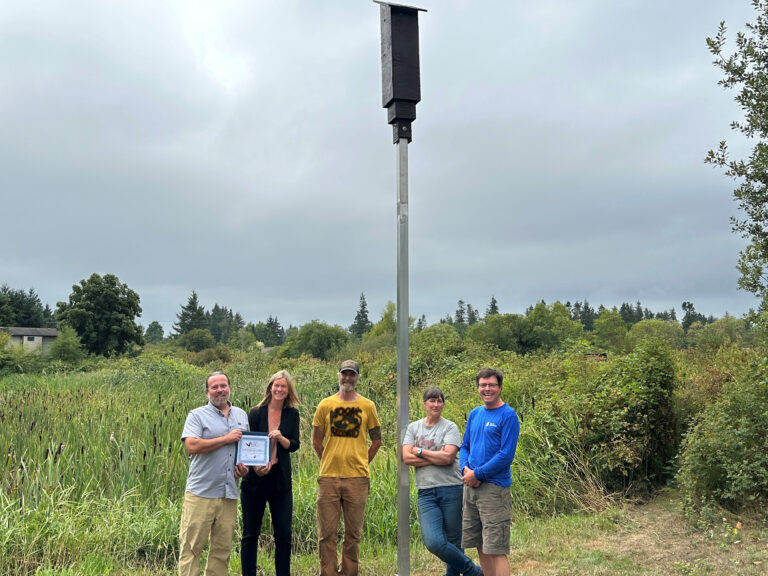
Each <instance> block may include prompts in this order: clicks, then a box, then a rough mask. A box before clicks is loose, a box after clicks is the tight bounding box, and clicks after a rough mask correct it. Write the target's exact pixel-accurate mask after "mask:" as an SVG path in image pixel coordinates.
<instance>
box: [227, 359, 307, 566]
mask: <svg viewBox="0 0 768 576" xmlns="http://www.w3.org/2000/svg"><path fill="white" fill-rule="evenodd" d="M298 404H299V397H298V395H297V394H296V385H295V384H294V382H293V378H291V375H290V374H289V373H288V372H287V371H286V370H280V372H277V373H276V374H273V375H272V377H271V378H270V379H269V384H268V385H267V391H266V393H265V394H264V399H263V400H262V401H261V402H260V403H259V404H258V405H257V406H256V407H255V408H253V409H252V410H251V412H250V413H249V414H248V424H249V425H250V429H251V432H268V433H269V438H270V440H271V441H270V446H271V451H272V454H271V457H270V460H269V463H268V464H267V465H266V466H251V467H250V470H249V471H248V474H247V475H246V476H245V478H243V483H242V486H241V489H240V505H241V506H242V509H243V538H242V540H241V543H240V549H241V551H240V562H241V565H242V571H243V576H256V562H257V557H258V547H259V534H261V522H262V520H263V518H264V509H265V507H266V505H267V503H269V512H270V514H271V516H272V527H273V530H274V535H275V573H276V576H290V573H291V522H292V519H293V491H292V488H291V454H290V453H291V452H295V451H296V450H298V449H299V411H298V410H297V409H296V406H298Z"/></svg>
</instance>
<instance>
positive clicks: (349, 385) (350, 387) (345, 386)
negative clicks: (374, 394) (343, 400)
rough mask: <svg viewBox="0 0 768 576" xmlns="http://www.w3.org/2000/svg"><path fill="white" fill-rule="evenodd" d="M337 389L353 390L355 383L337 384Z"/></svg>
mask: <svg viewBox="0 0 768 576" xmlns="http://www.w3.org/2000/svg"><path fill="white" fill-rule="evenodd" d="M339 390H341V391H342V392H354V391H355V385H354V384H339Z"/></svg>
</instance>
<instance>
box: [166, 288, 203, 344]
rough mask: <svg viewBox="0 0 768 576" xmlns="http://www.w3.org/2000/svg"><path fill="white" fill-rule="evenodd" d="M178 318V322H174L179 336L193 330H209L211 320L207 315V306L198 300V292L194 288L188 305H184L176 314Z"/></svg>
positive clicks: (174, 327)
mask: <svg viewBox="0 0 768 576" xmlns="http://www.w3.org/2000/svg"><path fill="white" fill-rule="evenodd" d="M176 318H177V322H175V323H174V324H173V329H174V331H175V332H176V335H177V336H181V335H182V334H186V333H187V332H190V331H192V330H208V326H209V321H208V318H206V315H205V308H203V307H202V306H201V305H200V303H199V302H198V300H197V292H195V291H194V290H192V294H191V295H190V297H189V299H188V300H187V304H186V306H182V307H181V311H180V312H179V313H178V314H176Z"/></svg>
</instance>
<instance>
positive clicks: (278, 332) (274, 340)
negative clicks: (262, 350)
mask: <svg viewBox="0 0 768 576" xmlns="http://www.w3.org/2000/svg"><path fill="white" fill-rule="evenodd" d="M266 328H267V334H268V335H269V336H268V342H269V344H267V341H265V342H264V345H265V346H281V345H282V344H283V343H284V342H285V330H283V327H282V326H280V322H278V320H277V316H275V317H274V318H273V317H272V316H271V315H270V317H269V318H267V324H266Z"/></svg>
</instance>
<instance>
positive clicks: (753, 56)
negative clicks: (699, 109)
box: [705, 0, 768, 308]
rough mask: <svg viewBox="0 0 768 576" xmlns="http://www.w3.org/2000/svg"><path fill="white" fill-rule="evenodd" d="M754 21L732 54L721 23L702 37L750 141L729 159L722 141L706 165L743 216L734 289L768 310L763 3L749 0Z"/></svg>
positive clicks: (767, 67)
mask: <svg viewBox="0 0 768 576" xmlns="http://www.w3.org/2000/svg"><path fill="white" fill-rule="evenodd" d="M752 5H753V6H754V8H755V11H756V12H757V14H756V17H755V21H754V22H750V23H747V24H746V31H744V32H739V33H738V34H736V50H735V52H733V53H732V54H727V53H726V46H725V44H726V26H725V22H721V23H720V26H719V28H718V30H717V34H715V36H714V37H713V38H707V46H708V47H709V51H710V52H711V53H712V55H713V56H714V57H715V59H714V61H713V64H714V65H715V67H716V68H718V69H719V70H720V71H721V72H722V74H723V78H722V79H721V80H720V81H719V82H718V84H719V85H720V86H722V87H723V88H726V89H728V90H735V91H736V96H735V100H736V102H737V103H738V104H739V106H740V107H741V110H742V112H743V113H744V119H743V120H739V121H734V122H731V128H732V129H733V130H734V131H736V132H739V133H741V135H742V136H744V137H745V138H746V140H747V141H748V142H753V143H754V147H753V148H752V152H751V153H750V154H749V155H748V156H747V157H746V158H737V159H734V158H730V157H729V155H728V146H727V145H726V143H725V141H721V142H720V145H719V147H718V148H717V149H716V150H710V151H709V153H708V154H707V157H706V160H705V161H706V162H708V163H710V164H713V165H714V166H717V167H719V168H721V169H723V170H724V172H725V174H726V175H727V176H730V177H731V178H733V179H734V180H736V181H737V182H738V186H737V187H736V189H735V190H734V191H733V196H734V198H735V199H736V202H737V203H738V206H739V209H740V210H741V212H742V214H743V217H741V218H737V217H733V218H732V219H731V224H732V227H733V230H734V232H737V233H738V234H740V235H741V236H742V237H743V238H745V239H746V240H747V241H748V244H747V247H746V248H744V249H743V250H742V251H741V253H740V255H739V264H738V268H739V271H740V272H741V277H740V278H739V287H740V288H742V289H744V290H748V291H749V292H752V293H753V294H755V295H756V296H758V297H759V298H760V299H761V301H762V304H761V306H762V308H765V307H766V306H768V268H767V267H768V1H766V0H753V2H752Z"/></svg>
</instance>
